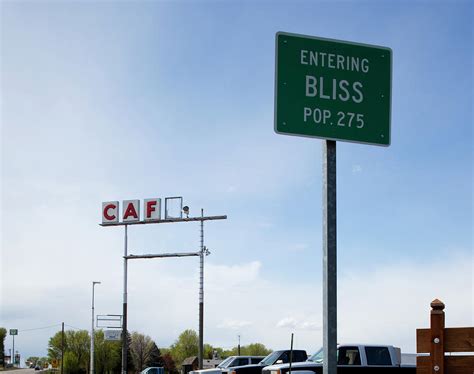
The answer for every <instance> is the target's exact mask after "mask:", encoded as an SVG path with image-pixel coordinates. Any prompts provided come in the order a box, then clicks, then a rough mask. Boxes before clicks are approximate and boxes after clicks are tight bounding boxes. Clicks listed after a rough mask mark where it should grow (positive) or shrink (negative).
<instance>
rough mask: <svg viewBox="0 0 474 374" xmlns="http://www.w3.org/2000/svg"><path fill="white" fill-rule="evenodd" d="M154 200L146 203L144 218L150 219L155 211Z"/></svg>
mask: <svg viewBox="0 0 474 374" xmlns="http://www.w3.org/2000/svg"><path fill="white" fill-rule="evenodd" d="M155 206H156V200H150V201H147V202H146V218H151V214H152V213H153V212H154V211H155Z"/></svg>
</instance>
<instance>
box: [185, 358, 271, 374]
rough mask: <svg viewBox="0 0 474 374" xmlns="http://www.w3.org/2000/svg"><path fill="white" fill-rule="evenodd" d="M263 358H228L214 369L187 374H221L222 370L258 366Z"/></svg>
mask: <svg viewBox="0 0 474 374" xmlns="http://www.w3.org/2000/svg"><path fill="white" fill-rule="evenodd" d="M262 358H264V356H229V357H227V358H226V359H225V360H224V361H222V362H221V363H220V364H219V365H217V366H216V367H215V368H211V369H203V370H193V371H190V372H189V374H221V373H222V369H227V368H232V367H234V366H244V365H252V364H258V363H259V362H260V361H262Z"/></svg>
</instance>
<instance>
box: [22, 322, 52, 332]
mask: <svg viewBox="0 0 474 374" xmlns="http://www.w3.org/2000/svg"><path fill="white" fill-rule="evenodd" d="M56 326H61V324H60V323H57V324H55V325H51V326H45V327H35V328H33V329H25V330H18V332H25V331H35V330H46V329H50V328H52V327H56Z"/></svg>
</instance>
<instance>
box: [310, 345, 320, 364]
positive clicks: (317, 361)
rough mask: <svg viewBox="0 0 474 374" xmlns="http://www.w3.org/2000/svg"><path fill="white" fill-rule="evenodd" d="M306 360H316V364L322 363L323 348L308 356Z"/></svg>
mask: <svg viewBox="0 0 474 374" xmlns="http://www.w3.org/2000/svg"><path fill="white" fill-rule="evenodd" d="M308 361H312V362H316V363H317V364H322V363H323V349H322V348H320V349H319V351H317V352H316V353H315V354H314V355H312V356H311V357H310V358H308Z"/></svg>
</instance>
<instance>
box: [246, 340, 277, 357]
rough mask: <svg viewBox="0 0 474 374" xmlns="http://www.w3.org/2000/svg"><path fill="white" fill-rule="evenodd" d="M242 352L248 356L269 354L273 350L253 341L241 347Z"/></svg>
mask: <svg viewBox="0 0 474 374" xmlns="http://www.w3.org/2000/svg"><path fill="white" fill-rule="evenodd" d="M240 352H241V354H243V355H246V356H267V355H268V354H270V353H271V352H272V350H271V349H268V348H267V347H265V346H264V345H263V344H262V343H252V344H249V345H246V346H244V347H241V349H240Z"/></svg>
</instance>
